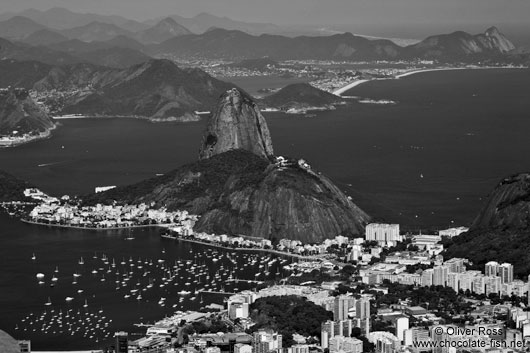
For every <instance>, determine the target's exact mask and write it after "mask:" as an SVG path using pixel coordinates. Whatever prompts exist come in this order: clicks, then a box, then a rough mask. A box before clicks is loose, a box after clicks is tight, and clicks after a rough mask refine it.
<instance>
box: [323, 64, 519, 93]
mask: <svg viewBox="0 0 530 353" xmlns="http://www.w3.org/2000/svg"><path fill="white" fill-rule="evenodd" d="M491 69H528V68H527V67H520V66H477V67H439V68H430V69H418V70H413V71H408V72H404V73H402V74H399V75H396V76H393V77H385V78H374V79H362V80H356V81H353V82H351V83H350V84H348V85H346V86H344V87H342V88H339V89H337V90H336V91H334V92H333V94H334V95H336V96H339V97H342V98H345V97H343V96H342V94H343V93H345V92H347V91H349V90H350V89H352V88H354V87H357V86H359V85H361V84H363V83H365V82H370V81H383V80H396V79H400V78H403V77H407V76H412V75H416V74H421V73H427V72H435V71H454V70H491Z"/></svg>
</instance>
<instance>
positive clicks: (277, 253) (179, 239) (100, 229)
mask: <svg viewBox="0 0 530 353" xmlns="http://www.w3.org/2000/svg"><path fill="white" fill-rule="evenodd" d="M20 221H21V222H23V223H26V224H32V225H37V226H46V227H54V228H64V229H78V230H93V231H106V230H126V229H137V228H170V227H172V226H175V225H176V224H174V223H172V224H167V223H161V224H147V225H137V226H127V227H109V228H93V227H81V226H69V225H64V224H48V223H42V222H35V221H30V220H27V219H22V218H21V219H20ZM170 240H176V241H185V242H189V243H195V244H199V245H205V246H209V247H213V248H218V249H223V250H229V251H250V252H267V253H270V254H275V255H278V256H289V257H294V258H297V259H302V260H322V259H321V258H319V257H317V256H304V255H298V254H292V253H287V252H283V251H279V250H274V249H260V248H231V247H227V246H223V245H220V244H215V243H209V242H204V241H201V240H196V239H187V238H180V237H179V238H176V239H170Z"/></svg>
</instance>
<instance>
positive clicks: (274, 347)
mask: <svg viewBox="0 0 530 353" xmlns="http://www.w3.org/2000/svg"><path fill="white" fill-rule="evenodd" d="M252 348H253V349H252V352H253V353H268V352H281V350H282V335H280V334H279V333H277V332H273V331H271V330H260V331H257V332H254V336H253V342H252Z"/></svg>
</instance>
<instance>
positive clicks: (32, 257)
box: [31, 253, 37, 261]
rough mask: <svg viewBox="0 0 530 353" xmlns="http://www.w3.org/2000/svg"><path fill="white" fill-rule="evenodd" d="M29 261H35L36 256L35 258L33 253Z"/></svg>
mask: <svg viewBox="0 0 530 353" xmlns="http://www.w3.org/2000/svg"><path fill="white" fill-rule="evenodd" d="M31 259H32V260H33V261H35V260H37V256H35V253H33V255H32V256H31Z"/></svg>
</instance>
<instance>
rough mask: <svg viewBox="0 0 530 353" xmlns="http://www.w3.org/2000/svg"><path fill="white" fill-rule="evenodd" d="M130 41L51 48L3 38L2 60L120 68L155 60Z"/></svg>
mask: <svg viewBox="0 0 530 353" xmlns="http://www.w3.org/2000/svg"><path fill="white" fill-rule="evenodd" d="M40 34H42V31H39V32H36V33H35V35H37V36H40ZM45 35H46V34H45ZM27 39H28V40H29V41H35V40H38V39H35V38H32V35H30V36H28V37H27ZM130 41H133V40H132V39H131V40H130ZM130 41H124V43H125V44H124V45H123V46H120V45H119V44H118V45H116V44H114V43H113V40H110V41H108V42H91V43H86V42H82V41H80V40H77V39H73V40H67V41H62V42H58V43H57V42H54V41H53V40H51V43H49V44H47V45H30V44H27V43H22V42H11V41H8V40H6V39H3V38H0V57H1V58H2V59H4V60H5V59H15V60H18V61H40V62H42V63H45V64H50V65H72V64H76V63H91V64H95V65H103V66H109V67H118V68H125V67H129V66H131V65H135V64H139V63H143V62H145V61H147V60H149V59H151V57H150V56H149V55H147V54H144V53H142V52H140V51H138V50H136V49H133V48H131V47H132V46H134V45H131V42H130ZM128 46H129V47H128Z"/></svg>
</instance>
